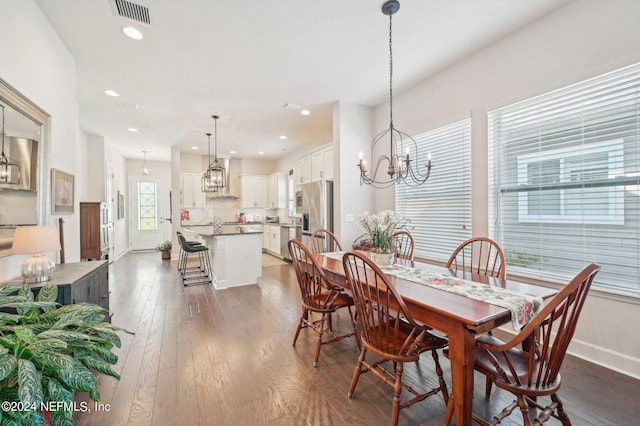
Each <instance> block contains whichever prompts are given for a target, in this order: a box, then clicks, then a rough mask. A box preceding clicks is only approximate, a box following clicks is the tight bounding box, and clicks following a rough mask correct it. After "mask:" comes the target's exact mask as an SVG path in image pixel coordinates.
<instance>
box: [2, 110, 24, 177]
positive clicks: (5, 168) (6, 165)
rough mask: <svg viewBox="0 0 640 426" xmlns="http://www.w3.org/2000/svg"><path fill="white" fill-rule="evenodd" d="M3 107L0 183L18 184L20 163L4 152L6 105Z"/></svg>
mask: <svg viewBox="0 0 640 426" xmlns="http://www.w3.org/2000/svg"><path fill="white" fill-rule="evenodd" d="M0 107H2V154H0V183H5V184H11V185H18V184H20V165H19V164H18V163H16V162H15V161H12V160H11V159H10V158H9V157H7V155H6V154H5V153H4V141H5V130H6V129H5V127H4V105H0Z"/></svg>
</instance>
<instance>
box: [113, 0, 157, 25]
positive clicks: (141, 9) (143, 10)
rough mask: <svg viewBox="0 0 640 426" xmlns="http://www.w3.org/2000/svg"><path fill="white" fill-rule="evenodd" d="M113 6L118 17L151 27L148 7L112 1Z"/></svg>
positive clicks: (120, 0)
mask: <svg viewBox="0 0 640 426" xmlns="http://www.w3.org/2000/svg"><path fill="white" fill-rule="evenodd" d="M112 5H113V11H114V13H115V14H116V15H117V16H120V17H122V18H126V19H130V20H132V21H135V22H138V23H140V24H144V25H149V26H151V18H150V16H149V8H148V7H146V6H142V5H140V4H137V3H133V2H130V1H127V0H112Z"/></svg>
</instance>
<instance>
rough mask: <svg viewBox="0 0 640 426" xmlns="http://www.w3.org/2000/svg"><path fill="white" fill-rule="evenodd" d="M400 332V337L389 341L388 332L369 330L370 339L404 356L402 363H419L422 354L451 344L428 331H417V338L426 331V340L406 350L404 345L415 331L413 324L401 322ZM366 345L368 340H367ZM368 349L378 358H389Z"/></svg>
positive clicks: (373, 348)
mask: <svg viewBox="0 0 640 426" xmlns="http://www.w3.org/2000/svg"><path fill="white" fill-rule="evenodd" d="M399 328H400V330H399V332H398V335H397V336H396V337H395V338H394V339H393V340H392V341H390V340H389V337H390V336H389V335H388V330H386V329H384V328H381V327H376V328H372V329H370V330H369V337H370V339H371V340H372V341H376V342H378V344H379V345H381V346H382V347H385V348H386V350H387V352H388V353H395V354H400V353H402V354H403V356H401V357H400V356H398V357H397V360H398V361H402V362H414V361H417V360H418V358H419V356H420V354H421V353H422V352H425V351H432V350H434V349H442V348H445V347H447V346H448V345H449V342H448V341H447V340H446V339H443V338H441V337H438V336H436V335H435V334H433V333H430V332H429V331H428V330H427V329H416V336H417V334H419V333H420V332H421V331H423V330H424V331H425V334H424V338H423V339H422V341H420V342H418V341H416V342H415V345H412V346H411V347H410V348H407V349H408V350H407V349H404V350H403V348H402V345H403V343H404V342H405V341H406V340H407V338H408V337H409V334H410V333H411V331H412V330H413V327H412V326H411V324H408V323H407V322H405V321H400V327H399ZM365 344H366V340H365ZM368 349H369V350H370V351H371V352H372V353H375V354H376V355H378V356H388V353H387V354H381V353H379V351H378V350H377V349H376V348H375V347H373V346H370V347H368Z"/></svg>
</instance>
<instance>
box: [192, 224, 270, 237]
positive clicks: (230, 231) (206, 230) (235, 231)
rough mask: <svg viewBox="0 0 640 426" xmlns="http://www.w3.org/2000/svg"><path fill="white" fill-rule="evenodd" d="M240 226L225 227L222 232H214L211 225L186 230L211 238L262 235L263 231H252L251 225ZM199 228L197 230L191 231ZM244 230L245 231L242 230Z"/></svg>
mask: <svg viewBox="0 0 640 426" xmlns="http://www.w3.org/2000/svg"><path fill="white" fill-rule="evenodd" d="M237 225H238V226H229V225H226V226H224V227H223V230H222V232H214V231H213V226H211V225H193V226H192V225H190V226H187V227H185V228H184V230H185V231H187V232H192V233H194V234H198V235H210V236H224V235H246V234H262V230H261V229H255V228H254V229H251V225H249V226H246V225H245V224H237ZM190 228H197V229H190ZM241 229H243V230H241Z"/></svg>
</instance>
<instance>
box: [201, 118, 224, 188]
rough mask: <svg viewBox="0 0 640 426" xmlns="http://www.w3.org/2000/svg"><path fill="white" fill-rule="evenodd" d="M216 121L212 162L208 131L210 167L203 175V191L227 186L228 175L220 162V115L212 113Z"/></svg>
mask: <svg viewBox="0 0 640 426" xmlns="http://www.w3.org/2000/svg"><path fill="white" fill-rule="evenodd" d="M211 117H212V118H213V120H214V121H213V122H214V135H215V136H214V143H213V149H214V155H213V162H211V133H207V137H208V138H209V167H208V168H207V171H206V172H204V174H203V175H202V181H201V187H200V188H201V189H202V192H218V191H220V189H221V188H224V187H225V186H227V177H226V173H225V169H224V166H223V165H222V164H220V163H219V162H218V118H219V117H218V116H217V115H212V116H211Z"/></svg>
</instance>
